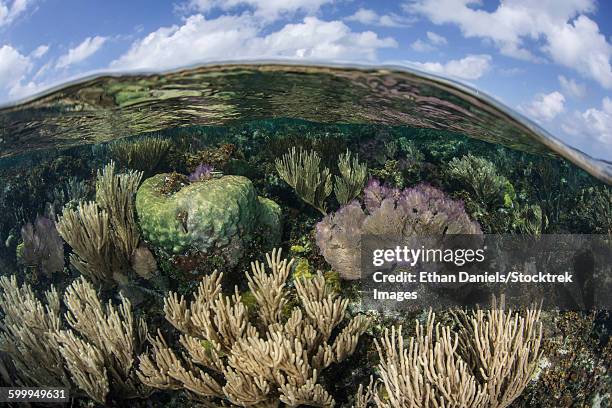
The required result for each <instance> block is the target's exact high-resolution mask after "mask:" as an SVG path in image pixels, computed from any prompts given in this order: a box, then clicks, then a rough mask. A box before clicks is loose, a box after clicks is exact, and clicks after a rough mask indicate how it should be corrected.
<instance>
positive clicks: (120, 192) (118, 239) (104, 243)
mask: <svg viewBox="0 0 612 408" xmlns="http://www.w3.org/2000/svg"><path fill="white" fill-rule="evenodd" d="M141 178H142V173H141V172H135V171H130V172H128V173H125V174H116V173H115V163H114V162H110V163H109V164H107V165H106V166H105V167H104V169H103V170H102V171H99V172H98V177H97V180H96V201H95V202H93V201H92V202H87V203H83V202H81V203H79V205H78V206H77V207H76V208H75V209H73V208H69V207H66V208H64V211H63V213H62V215H61V216H59V217H58V220H57V230H58V232H59V234H60V235H61V236H62V238H63V239H64V240H65V241H66V242H67V243H68V244H69V245H70V246H71V247H72V253H71V254H70V263H71V264H72V265H73V266H74V267H75V268H76V269H77V270H78V271H79V272H81V273H82V274H83V275H84V276H86V277H88V278H90V279H92V280H93V281H94V282H103V283H111V282H114V283H120V284H121V283H125V282H126V280H127V277H126V273H127V270H128V269H129V267H130V262H131V259H132V253H133V252H134V250H135V249H136V247H137V246H138V243H139V241H140V234H139V232H138V226H137V225H136V221H135V213H134V196H135V194H136V190H137V188H138V184H139V183H140V180H141Z"/></svg>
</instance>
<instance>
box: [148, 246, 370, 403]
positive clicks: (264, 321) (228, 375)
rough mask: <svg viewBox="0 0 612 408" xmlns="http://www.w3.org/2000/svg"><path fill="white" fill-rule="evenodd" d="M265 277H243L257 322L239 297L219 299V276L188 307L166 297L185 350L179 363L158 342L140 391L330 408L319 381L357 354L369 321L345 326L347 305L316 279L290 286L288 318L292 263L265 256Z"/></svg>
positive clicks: (255, 267)
mask: <svg viewBox="0 0 612 408" xmlns="http://www.w3.org/2000/svg"><path fill="white" fill-rule="evenodd" d="M266 261H267V265H268V268H269V269H270V272H267V271H266V268H265V266H264V265H263V264H262V263H260V262H254V263H252V264H251V273H250V274H247V279H248V284H249V288H250V291H251V294H252V297H253V298H254V299H255V301H256V303H257V307H258V314H259V316H260V317H261V320H260V321H258V322H252V321H250V320H249V312H248V309H247V307H246V305H245V303H244V302H243V301H242V296H241V295H240V294H239V293H238V291H237V289H236V290H235V293H234V294H233V295H232V296H226V295H223V294H222V292H221V278H222V276H221V275H220V274H218V273H217V272H215V273H213V274H211V275H210V276H206V277H205V278H204V279H203V280H202V282H201V283H200V286H199V287H198V290H197V293H196V294H195V296H194V299H193V300H192V301H191V302H190V303H189V304H188V303H187V301H186V300H185V299H184V298H183V297H182V296H181V297H178V296H177V295H176V294H174V293H171V294H170V295H169V296H168V297H167V298H166V300H165V308H164V310H165V314H166V319H167V320H168V321H169V322H170V323H172V325H174V327H176V328H177V329H178V330H179V331H180V332H181V336H180V342H181V344H182V345H183V347H184V348H185V350H186V353H185V354H184V356H183V357H180V356H178V355H177V354H176V353H175V352H174V351H173V350H172V349H171V348H170V347H168V345H167V344H166V342H165V341H164V339H163V338H162V337H161V336H160V335H158V336H157V338H156V339H154V340H152V343H153V350H152V351H153V353H152V355H148V354H144V355H142V356H141V357H140V371H139V376H140V378H141V380H142V382H143V383H145V384H147V385H149V386H152V387H156V388H161V389H179V388H183V389H185V390H187V391H189V392H190V393H191V394H192V395H193V396H194V397H196V398H200V399H202V398H203V399H205V400H208V401H211V400H212V401H216V402H217V403H219V404H220V403H222V401H226V402H229V403H230V404H233V405H234V406H243V407H246V406H249V407H274V406H278V405H279V403H280V402H283V403H284V404H286V405H288V406H291V407H296V406H299V405H302V404H304V405H310V406H320V407H331V406H333V405H334V400H333V398H332V397H331V395H330V394H328V393H327V391H326V390H325V389H324V387H323V386H322V385H321V384H320V383H319V382H318V381H319V376H320V373H321V372H322V371H323V370H325V369H326V368H327V367H329V366H330V365H331V364H333V363H338V362H341V361H343V360H344V359H345V358H346V357H347V356H349V355H351V354H352V353H353V352H354V351H355V348H356V346H357V342H358V340H359V337H360V335H361V334H363V332H364V331H365V330H366V328H367V326H368V324H369V320H368V319H367V318H366V317H365V316H362V315H360V316H357V317H355V318H353V319H351V320H350V321H348V323H346V324H345V325H344V328H343V329H342V330H341V331H340V332H339V333H338V334H336V335H334V333H335V332H336V330H334V329H336V328H338V326H340V325H341V324H343V323H344V321H345V319H346V307H347V301H346V300H344V299H341V298H340V297H338V295H337V294H336V293H335V292H334V291H333V290H332V289H331V288H330V287H329V286H328V285H327V284H326V283H325V278H324V277H323V275H322V274H321V273H319V274H318V275H317V276H315V277H314V278H311V279H307V278H304V279H300V280H297V281H296V282H295V286H296V295H297V298H298V299H299V301H300V303H301V307H297V306H296V307H294V308H293V309H292V310H291V311H290V316H289V317H286V315H287V313H289V311H287V310H286V309H287V305H288V301H287V299H289V298H290V297H289V295H290V291H289V290H288V289H287V287H286V286H285V282H286V280H287V278H288V276H289V272H290V269H291V266H292V261H288V260H286V259H285V260H283V259H282V258H281V252H280V250H279V251H276V250H275V251H273V252H272V253H271V254H267V255H266Z"/></svg>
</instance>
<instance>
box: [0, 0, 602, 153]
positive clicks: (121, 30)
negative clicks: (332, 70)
mask: <svg viewBox="0 0 612 408" xmlns="http://www.w3.org/2000/svg"><path fill="white" fill-rule="evenodd" d="M611 22H612V2H610V1H599V2H598V1H596V0H537V1H536V0H505V1H503V2H500V1H498V0H497V1H478V0H404V1H402V0H400V1H359V0H176V1H175V2H172V1H152V0H149V1H145V0H130V1H115V0H105V1H103V2H102V1H95V2H94V1H91V0H90V1H86V0H80V1H75V0H0V103H3V102H8V101H12V100H17V99H20V98H23V97H26V96H28V95H31V94H33V93H35V92H39V91H41V90H44V89H45V88H48V87H50V86H53V85H57V84H59V83H61V82H62V81H65V80H67V79H73V78H75V77H79V76H83V75H86V74H88V73H91V72H94V71H108V70H120V71H122V70H155V69H169V68H173V67H177V66H181V65H185V64H194V63H197V62H204V61H214V60H228V59H241V58H250V59H252V58H273V57H283V58H293V59H296V60H317V61H322V60H323V61H325V60H328V61H351V62H362V63H390V64H404V65H411V66H413V67H417V68H420V69H422V70H427V71H431V72H434V73H437V74H440V75H443V76H450V77H453V78H455V79H458V80H460V81H463V82H467V83H470V84H472V85H474V86H476V87H477V88H479V89H481V90H483V91H485V92H487V93H489V94H491V95H492V96H494V97H496V98H498V99H500V100H501V101H502V102H504V103H505V104H506V105H508V106H510V107H511V108H513V109H515V110H517V111H519V112H521V113H522V114H524V115H526V116H528V117H530V118H531V119H533V120H535V121H536V122H537V123H539V124H540V125H541V126H543V127H544V128H546V129H548V130H549V131H551V132H552V133H553V134H554V135H556V136H558V137H560V138H561V139H562V140H564V141H566V142H568V143H569V144H571V145H573V146H576V147H578V148H580V149H582V150H583V151H585V152H587V153H589V154H591V155H594V156H596V157H600V158H605V159H608V160H612V24H611Z"/></svg>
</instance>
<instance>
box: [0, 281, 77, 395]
mask: <svg viewBox="0 0 612 408" xmlns="http://www.w3.org/2000/svg"><path fill="white" fill-rule="evenodd" d="M0 287H1V288H2V292H0V310H1V311H2V320H1V322H2V323H1V325H0V351H2V352H4V353H7V354H8V356H9V357H10V360H11V361H12V363H13V365H14V366H15V369H16V373H17V376H18V377H17V378H16V380H15V383H16V385H21V386H34V387H36V386H51V387H68V386H70V380H69V378H70V377H69V373H68V371H67V370H66V368H65V366H64V360H63V358H62V355H61V353H60V351H59V344H58V342H57V340H56V339H55V337H54V336H53V333H55V332H56V331H58V330H59V329H60V326H61V317H60V300H59V296H58V293H57V291H56V290H55V289H54V288H51V289H50V290H48V291H47V292H45V301H44V302H43V301H41V300H39V299H38V298H37V297H36V295H35V294H34V292H33V291H32V288H31V287H30V285H23V286H19V285H18V284H17V279H16V277H15V276H11V277H10V278H9V277H6V276H2V277H0Z"/></svg>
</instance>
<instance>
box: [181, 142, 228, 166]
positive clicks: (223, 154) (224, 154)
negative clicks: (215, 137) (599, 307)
mask: <svg viewBox="0 0 612 408" xmlns="http://www.w3.org/2000/svg"><path fill="white" fill-rule="evenodd" d="M237 153H238V152H237V149H236V145H234V144H231V143H225V144H222V145H221V146H219V147H216V148H208V149H203V150H200V151H198V152H197V153H188V154H187V155H186V156H185V160H186V163H187V169H188V170H189V171H190V172H194V171H195V169H196V168H197V167H198V166H199V165H201V164H202V163H206V164H208V165H210V166H213V167H215V168H217V169H221V170H223V169H224V167H225V166H226V165H227V164H228V163H229V161H230V159H231V158H232V157H234V156H236V155H237Z"/></svg>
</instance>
